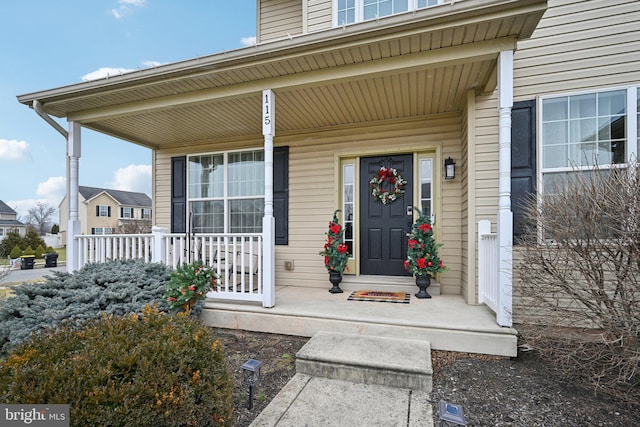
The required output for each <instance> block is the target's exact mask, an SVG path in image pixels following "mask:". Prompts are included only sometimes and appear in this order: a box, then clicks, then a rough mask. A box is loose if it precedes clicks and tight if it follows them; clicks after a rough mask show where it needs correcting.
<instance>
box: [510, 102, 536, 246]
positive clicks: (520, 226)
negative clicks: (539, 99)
mask: <svg viewBox="0 0 640 427" xmlns="http://www.w3.org/2000/svg"><path fill="white" fill-rule="evenodd" d="M535 192H536V102H535V100H531V101H522V102H515V103H514V104H513V109H512V110H511V211H512V212H513V237H514V243H517V239H516V238H517V237H520V236H522V234H523V232H524V226H525V224H524V219H525V218H524V214H525V212H524V206H523V203H524V202H525V200H527V198H528V197H530V195H531V194H535Z"/></svg>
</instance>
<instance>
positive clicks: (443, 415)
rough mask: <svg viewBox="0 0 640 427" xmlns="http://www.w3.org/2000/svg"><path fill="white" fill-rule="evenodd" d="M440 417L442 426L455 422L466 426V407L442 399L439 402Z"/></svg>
mask: <svg viewBox="0 0 640 427" xmlns="http://www.w3.org/2000/svg"><path fill="white" fill-rule="evenodd" d="M438 412H439V413H438V418H439V419H440V426H443V425H445V424H443V423H444V422H446V423H447V424H446V425H449V423H454V424H455V425H457V426H466V425H467V423H466V422H465V420H464V409H462V406H461V405H454V404H453V403H449V402H445V401H444V400H441V401H440V402H438Z"/></svg>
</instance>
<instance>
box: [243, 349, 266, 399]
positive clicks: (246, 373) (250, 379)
mask: <svg viewBox="0 0 640 427" xmlns="http://www.w3.org/2000/svg"><path fill="white" fill-rule="evenodd" d="M261 366H262V362H261V361H259V360H255V359H249V360H247V361H246V362H244V363H243V364H242V366H241V368H242V384H245V385H248V386H249V403H248V404H247V407H248V408H249V409H251V408H253V389H254V387H256V386H257V385H258V382H260V367H261Z"/></svg>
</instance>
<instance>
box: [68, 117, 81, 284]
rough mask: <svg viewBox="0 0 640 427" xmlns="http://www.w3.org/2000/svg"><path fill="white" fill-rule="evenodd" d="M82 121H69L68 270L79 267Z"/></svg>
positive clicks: (71, 271) (72, 270)
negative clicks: (77, 236) (79, 181)
mask: <svg viewBox="0 0 640 427" xmlns="http://www.w3.org/2000/svg"><path fill="white" fill-rule="evenodd" d="M80 130H81V127H80V123H76V122H69V136H68V137H67V162H68V165H69V167H68V168H67V183H68V184H67V203H68V204H69V206H68V208H69V222H68V223H67V272H69V273H73V272H74V271H76V270H77V269H78V254H79V246H78V241H77V240H76V239H75V236H76V235H78V234H80V219H79V216H78V191H79V190H78V176H79V162H80V145H81V144H80V136H81V131H80Z"/></svg>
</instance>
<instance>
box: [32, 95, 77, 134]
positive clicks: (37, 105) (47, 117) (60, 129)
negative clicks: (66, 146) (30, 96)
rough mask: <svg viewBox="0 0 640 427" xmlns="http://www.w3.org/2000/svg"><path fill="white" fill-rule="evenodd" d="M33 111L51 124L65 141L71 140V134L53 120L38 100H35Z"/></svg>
mask: <svg viewBox="0 0 640 427" xmlns="http://www.w3.org/2000/svg"><path fill="white" fill-rule="evenodd" d="M33 109H34V110H35V112H36V113H38V115H39V116H40V117H42V118H43V119H44V121H45V122H47V123H49V124H50V125H51V126H52V127H53V128H54V129H55V130H57V131H58V132H60V134H62V136H64V138H65V139H69V132H67V131H66V130H65V129H64V128H63V127H62V126H60V124H59V123H58V122H56V121H55V120H53V119H52V118H51V116H50V115H48V114H47V113H46V112H45V111H44V109H43V108H42V104H40V101H38V100H37V99H34V100H33Z"/></svg>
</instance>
